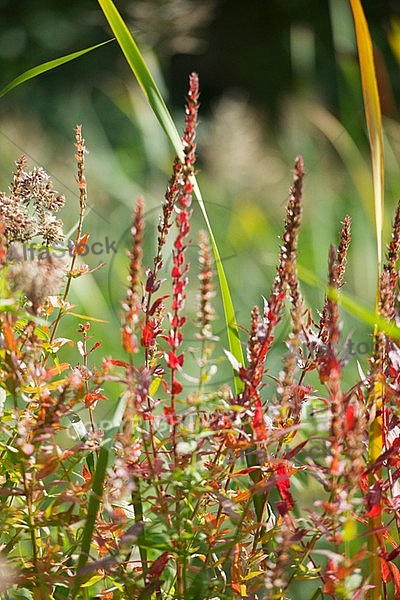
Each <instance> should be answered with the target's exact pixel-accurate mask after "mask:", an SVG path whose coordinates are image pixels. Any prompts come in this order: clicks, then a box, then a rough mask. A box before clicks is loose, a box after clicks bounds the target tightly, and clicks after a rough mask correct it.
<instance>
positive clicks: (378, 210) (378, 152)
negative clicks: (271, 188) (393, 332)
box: [350, 0, 384, 275]
mask: <svg viewBox="0 0 400 600" xmlns="http://www.w3.org/2000/svg"><path fill="white" fill-rule="evenodd" d="M350 4H351V8H352V11H353V17H354V25H355V30H356V38H357V47H358V56H359V61H360V72H361V84H362V91H363V97H364V109H365V117H366V121H367V129H368V135H369V143H370V148H371V161H372V178H373V186H374V203H375V225H376V243H377V252H378V275H379V273H380V268H381V265H382V228H383V202H384V177H383V173H384V158H383V137H382V116H381V107H380V101H379V93H378V85H377V82H376V75H375V65H374V56H373V49H372V42H371V36H370V34H369V30H368V25H367V21H366V20H365V16H364V12H363V9H362V6H361V3H360V0H350Z"/></svg>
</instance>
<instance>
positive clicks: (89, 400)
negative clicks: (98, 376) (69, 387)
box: [83, 392, 107, 408]
mask: <svg viewBox="0 0 400 600" xmlns="http://www.w3.org/2000/svg"><path fill="white" fill-rule="evenodd" d="M98 400H107V396H105V395H104V394H100V393H99V392H89V394H86V396H85V398H84V400H83V401H84V403H85V406H86V408H94V406H95V405H96V403H97V401H98Z"/></svg>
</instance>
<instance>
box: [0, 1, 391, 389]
mask: <svg viewBox="0 0 400 600" xmlns="http://www.w3.org/2000/svg"><path fill="white" fill-rule="evenodd" d="M116 5H117V7H118V9H119V10H120V11H121V13H122V15H123V17H124V19H125V20H126V22H127V23H128V25H129V28H130V30H131V31H132V32H133V34H134V35H135V38H136V40H137V41H138V43H139V46H140V49H141V51H142V52H143V53H144V55H145V58H146V60H147V62H148V65H149V67H150V69H151V71H152V73H153V75H154V77H155V79H156V80H157V83H158V85H159V86H160V88H161V90H162V92H163V94H164V96H165V99H166V102H167V104H168V106H169V107H170V109H171V111H172V113H173V115H174V118H175V121H176V123H177V126H178V129H179V130H181V129H182V125H183V105H184V96H185V93H186V88H187V80H188V74H189V73H190V72H191V71H193V70H195V71H197V72H198V73H199V76H200V83H201V112H200V128H199V136H198V152H199V159H198V168H199V176H198V177H199V183H200V186H201V188H202V191H203V195H204V198H205V201H206V206H207V210H208V212H209V216H210V220H211V222H212V224H213V228H214V231H215V235H216V238H217V241H218V244H219V246H220V252H221V256H222V258H223V260H224V266H225V269H226V273H227V277H228V280H229V282H230V285H231V291H232V295H233V298H234V303H235V308H236V312H237V320H238V322H239V323H240V325H242V326H243V327H244V328H246V327H248V325H249V312H250V310H251V308H252V306H253V305H254V304H256V303H257V304H259V305H261V302H262V296H263V295H264V296H267V295H268V293H269V289H270V286H271V283H272V280H273V277H274V274H275V266H276V261H277V256H278V248H279V235H280V234H281V232H282V224H283V218H284V210H285V204H286V200H287V196H288V189H289V186H290V183H291V170H292V166H293V161H294V158H295V156H296V155H297V154H299V153H300V154H302V155H303V157H304V161H305V168H306V172H307V177H306V180H305V189H304V224H303V229H302V234H301V240H300V256H299V261H300V263H301V264H302V265H303V266H305V267H306V268H307V269H309V270H310V271H312V272H313V273H314V274H315V275H316V277H317V278H318V279H319V280H321V281H322V282H323V281H325V279H326V266H327V257H328V250H329V244H330V243H332V242H336V241H337V239H338V232H339V229H340V222H341V221H342V219H343V217H344V215H345V214H346V213H349V214H350V215H351V217H352V219H353V242H352V247H351V251H350V255H349V264H348V270H347V275H346V280H347V282H348V284H347V292H348V293H349V294H351V295H352V296H353V297H354V298H355V299H357V300H358V301H360V302H362V303H364V304H366V305H367V306H369V307H370V308H371V309H373V306H374V294H375V281H376V250H375V241H374V227H373V212H372V184H371V174H370V166H369V149H368V143H367V136H366V129H365V119H364V111H363V100H362V95H361V88H360V79H359V71H358V61H357V53H356V45H355V38H354V32H353V21H352V16H351V11H350V8H349V4H348V2H347V0H331V1H328V0H307V1H306V0H287V1H286V2H284V3H283V2H281V0H269V1H268V2H265V1H264V0H253V1H251V2H248V3H247V4H246V5H244V4H243V2H240V1H239V0H225V1H224V0H198V1H193V0H158V1H157V0H154V1H153V0H136V1H129V2H128V1H121V2H116ZM363 6H364V9H365V12H366V16H367V19H368V22H369V25H370V29H371V35H372V39H373V41H374V44H375V50H376V64H377V71H378V76H379V86H380V93H381V100H382V109H383V113H384V127H385V148H386V225H385V231H386V238H385V239H386V240H388V234H389V232H390V222H391V219H392V217H393V212H394V207H395V205H396V201H397V197H398V196H399V190H400V177H399V157H400V127H399V122H398V110H397V106H398V105H399V95H400V78H399V58H400V4H399V2H394V1H392V2H390V1H386V0H381V1H380V2H376V0H368V1H364V2H363ZM0 17H1V18H0V77H1V82H0V85H1V86H5V85H6V84H8V83H9V82H10V81H11V80H12V79H13V78H14V77H16V76H17V75H19V74H20V73H22V72H23V71H25V70H26V69H28V68H30V67H32V66H35V65H37V64H40V63H42V62H45V61H47V60H50V59H53V58H56V57H58V56H62V55H64V54H67V53H69V52H74V51H76V50H79V49H82V48H85V47H87V46H90V45H93V44H95V43H98V42H101V41H103V40H105V39H108V38H109V37H111V34H110V32H109V30H108V28H107V25H106V22H105V19H104V16H103V15H102V12H101V10H100V8H99V7H98V5H97V3H96V2H95V1H94V0H79V2H78V1H76V0H69V1H68V2H67V1H60V0H58V1H49V0H43V1H42V2H40V3H32V2H31V1H29V0H25V1H24V0H22V1H20V2H14V1H7V0H0ZM77 123H82V124H83V131H84V136H85V138H86V140H87V145H88V149H89V154H88V155H87V180H88V185H89V205H90V207H91V209H90V210H89V211H88V214H87V218H86V221H85V228H84V230H85V231H88V232H90V234H91V241H92V242H95V241H100V242H104V240H105V238H106V237H108V239H109V242H115V244H114V247H115V248H116V249H117V253H116V254H114V252H113V250H112V249H111V250H110V252H109V254H104V255H101V256H100V257H96V256H94V255H89V256H88V257H87V262H88V264H89V266H90V267H91V268H94V267H96V266H97V264H98V263H99V262H100V261H104V262H106V266H105V267H104V268H103V269H101V270H98V271H96V272H95V273H94V274H93V275H90V276H87V277H82V278H81V279H80V280H79V281H76V282H75V283H74V285H73V286H72V292H71V297H70V299H71V301H72V302H74V303H76V304H77V305H78V308H77V309H76V310H77V312H79V313H83V314H90V315H92V316H94V317H96V318H99V319H104V320H105V321H107V323H105V324H94V325H93V334H94V336H95V338H96V339H101V340H102V341H103V347H102V354H104V355H111V354H112V355H113V356H115V357H123V353H122V351H121V349H120V344H119V339H120V337H119V325H118V319H119V313H120V301H121V299H122V298H123V295H124V285H125V282H126V270H127V258H126V255H125V250H126V247H127V245H128V243H129V240H128V235H129V221H130V217H131V213H132V209H133V206H134V203H135V200H136V198H137V196H138V195H139V194H142V195H143V196H144V198H145V203H146V211H147V212H146V226H147V234H146V255H145V264H151V261H152V257H153V255H154V250H155V242H156V226H157V219H158V208H159V206H160V203H161V201H162V198H163V194H164V191H165V186H166V183H167V180H168V177H169V175H170V172H171V164H172V159H173V154H172V152H171V148H170V147H169V146H168V143H167V142H166V139H165V137H164V134H163V132H162V131H161V129H160V127H159V125H158V123H157V122H156V120H155V118H154V117H153V115H152V113H151V111H150V109H149V107H148V106H147V104H146V102H145V100H144V98H143V97H142V94H141V91H140V90H139V88H138V86H137V85H136V83H135V81H134V80H133V76H132V74H131V72H130V71H129V68H128V66H127V64H126V63H125V60H124V58H123V57H122V56H121V53H120V50H119V48H118V46H117V45H116V43H111V44H108V45H106V46H104V47H102V48H101V49H99V50H96V51H95V52H92V53H90V54H88V55H86V56H84V57H83V58H80V59H78V60H76V61H73V62H71V63H69V64H67V65H65V66H63V67H61V68H58V69H57V70H55V71H53V72H49V73H47V74H45V75H42V76H40V77H39V78H37V79H34V80H32V81H30V82H28V83H26V84H24V85H22V86H21V87H19V88H17V89H15V90H13V91H12V92H11V93H9V94H8V95H6V96H5V97H3V98H2V99H1V100H0V180H1V189H3V190H5V191H6V190H7V186H8V184H9V181H10V177H11V172H12V170H13V165H14V161H15V160H16V159H17V157H18V156H19V155H20V154H21V153H24V154H26V155H27V156H28V157H29V159H30V164H31V165H32V166H33V165H35V164H36V165H42V166H44V167H45V168H46V169H47V170H48V172H49V173H51V175H52V177H53V179H54V182H55V186H56V187H57V188H58V189H59V191H60V192H63V193H65V194H66V196H67V203H66V208H65V209H64V211H63V215H62V216H63V219H64V222H65V231H69V230H70V229H71V228H72V227H73V226H74V224H75V223H76V221H77V218H78V197H77V188H76V184H75V163H74V149H73V142H74V136H73V129H74V126H75V125H76V124H77ZM201 227H204V224H203V220H202V217H201V215H200V214H199V210H198V209H197V207H196V205H195V204H194V216H193V235H192V239H193V244H192V248H191V249H190V252H189V256H190V260H191V263H192V265H193V266H194V267H195V263H196V245H197V231H198V229H199V228H201ZM167 257H168V252H167ZM169 266H170V265H169V263H168V260H167V261H166V271H165V276H166V277H168V269H169ZM195 275H196V273H195V270H194V271H193V273H192V284H191V285H192V287H191V291H190V293H189V300H188V312H189V314H190V315H191V319H190V324H189V325H188V328H187V336H188V338H189V342H188V346H190V345H191V343H192V342H191V341H190V340H192V341H193V345H194V343H195V342H194V335H193V326H192V325H193V321H194V315H195V312H196V307H195V294H196V291H195V285H196V276H195ZM168 291H169V290H168V284H167V283H165V284H164V288H163V293H168ZM303 292H304V295H305V297H306V299H307V301H308V303H309V305H310V306H312V307H313V314H314V316H315V317H316V318H317V309H319V308H320V307H321V305H322V302H323V293H322V292H321V290H320V289H316V288H314V287H312V286H309V285H307V284H305V283H304V286H303ZM216 310H217V313H218V315H219V319H218V320H217V321H216V323H215V331H216V332H219V333H220V335H221V341H220V346H219V348H217V350H216V352H215V356H216V357H218V356H219V355H221V354H222V347H226V346H227V341H226V338H225V334H224V330H223V324H222V307H221V304H220V303H219V301H218V299H217V300H216ZM77 326H78V320H77V319H75V318H74V317H67V318H65V319H64V321H63V323H62V328H61V330H60V334H62V335H70V336H73V337H75V334H74V330H76V328H77ZM287 326H288V323H287V320H286V321H284V322H283V323H282V325H281V326H280V329H279V330H278V343H277V344H276V348H275V351H274V353H273V354H272V356H271V359H270V370H271V372H272V373H274V374H277V369H279V365H280V360H281V355H282V352H283V351H284V345H283V339H284V334H285V331H287ZM343 331H344V339H346V336H351V339H352V341H353V343H354V344H359V343H360V342H362V343H364V346H362V350H363V351H364V350H365V344H367V343H369V341H370V332H369V330H368V328H367V327H365V326H364V325H363V324H362V323H359V322H358V321H357V320H355V319H354V318H353V317H352V316H351V315H348V314H346V313H343ZM245 339H246V334H245V333H243V340H245ZM360 349H361V347H360ZM61 353H64V354H63V356H62V358H63V359H67V360H69V361H71V362H74V361H78V360H79V355H78V353H77V352H76V350H71V349H69V348H68V349H67V350H62V351H61ZM99 353H100V351H97V356H96V355H93V357H92V359H93V360H97V361H99V360H100V354H99ZM356 359H359V360H360V362H361V364H362V366H363V368H367V361H366V359H367V355H366V353H365V352H361V351H360V352H358V354H357V355H356V356H352V357H350V361H349V365H348V373H349V374H348V381H349V383H351V382H352V376H353V375H354V373H355V372H356V369H357V365H356ZM218 378H219V381H224V380H225V379H229V378H230V368H229V366H225V367H224V366H222V365H220V366H219V373H218ZM353 383H354V382H353Z"/></svg>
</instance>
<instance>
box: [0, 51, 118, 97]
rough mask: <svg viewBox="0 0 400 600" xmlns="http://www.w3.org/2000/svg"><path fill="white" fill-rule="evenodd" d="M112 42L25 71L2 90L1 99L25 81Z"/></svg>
mask: <svg viewBox="0 0 400 600" xmlns="http://www.w3.org/2000/svg"><path fill="white" fill-rule="evenodd" d="M111 41H112V40H106V41H105V42H101V43H100V44H96V45H95V46H90V48H85V49H84V50H79V51H78V52H73V53H72V54H67V55H66V56H61V57H60V58H55V59H54V60H50V61H48V62H45V63H42V64H41V65H38V66H37V67H33V68H32V69H28V71H25V73H22V75H19V76H18V77H16V78H15V79H13V80H12V81H11V83H9V84H8V85H6V87H5V88H3V89H2V90H0V98H2V97H3V96H5V95H6V94H7V93H8V92H10V91H11V90H13V89H14V88H16V87H18V86H19V85H21V83H25V81H29V79H33V78H34V77H37V76H38V75H41V74H42V73H46V72H47V71H51V70H52V69H55V68H56V67H60V66H61V65H63V64H65V63H67V62H69V61H71V60H74V58H79V57H80V56H83V55H84V54H87V53H88V52H91V51H92V50H96V48H100V47H101V46H104V45H105V44H108V43H109V42H111Z"/></svg>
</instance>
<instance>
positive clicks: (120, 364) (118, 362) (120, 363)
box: [107, 358, 129, 369]
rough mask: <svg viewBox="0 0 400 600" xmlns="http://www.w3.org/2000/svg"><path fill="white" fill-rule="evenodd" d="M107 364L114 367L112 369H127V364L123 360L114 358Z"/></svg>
mask: <svg viewBox="0 0 400 600" xmlns="http://www.w3.org/2000/svg"><path fill="white" fill-rule="evenodd" d="M107 362H109V363H110V364H111V365H114V367H124V369H129V365H128V363H127V362H125V361H124V360H118V359H116V358H111V359H110V360H108V361H107Z"/></svg>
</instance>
